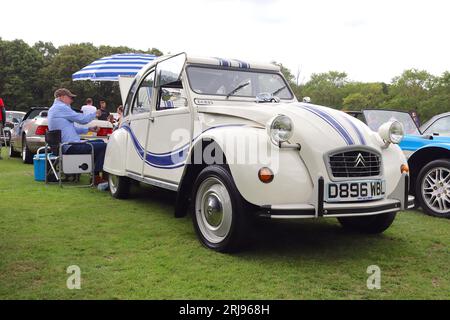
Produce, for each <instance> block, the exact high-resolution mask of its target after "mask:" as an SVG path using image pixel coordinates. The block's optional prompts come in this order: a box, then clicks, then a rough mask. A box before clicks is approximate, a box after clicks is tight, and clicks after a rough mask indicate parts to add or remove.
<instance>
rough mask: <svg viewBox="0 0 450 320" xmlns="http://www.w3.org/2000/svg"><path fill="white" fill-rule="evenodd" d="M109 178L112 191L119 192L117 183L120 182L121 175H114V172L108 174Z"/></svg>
mask: <svg viewBox="0 0 450 320" xmlns="http://www.w3.org/2000/svg"><path fill="white" fill-rule="evenodd" d="M108 177H109V178H108V180H109V190H110V191H111V193H113V194H114V193H116V192H117V185H118V184H119V177H117V176H115V175H113V174H109V175H108Z"/></svg>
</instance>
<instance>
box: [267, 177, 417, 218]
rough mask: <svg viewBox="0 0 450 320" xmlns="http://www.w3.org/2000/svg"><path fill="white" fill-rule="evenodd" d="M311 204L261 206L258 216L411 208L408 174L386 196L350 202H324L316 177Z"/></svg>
mask: <svg viewBox="0 0 450 320" xmlns="http://www.w3.org/2000/svg"><path fill="white" fill-rule="evenodd" d="M316 186H317V188H316V197H315V200H316V201H315V203H314V204H289V205H265V206H261V208H260V209H261V210H260V214H259V215H260V216H261V217H265V218H270V219H304V218H321V217H323V218H337V217H358V216H370V215H377V214H383V213H388V212H397V211H400V210H406V209H412V208H414V197H413V196H411V195H408V193H409V176H408V175H407V174H403V175H402V179H401V180H400V182H399V183H398V185H397V187H396V188H395V190H394V192H393V193H392V194H391V195H389V196H388V198H386V199H381V200H373V201H364V202H352V203H327V202H324V181H323V178H321V177H320V178H319V179H318V181H317V184H316Z"/></svg>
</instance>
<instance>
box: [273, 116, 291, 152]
mask: <svg viewBox="0 0 450 320" xmlns="http://www.w3.org/2000/svg"><path fill="white" fill-rule="evenodd" d="M267 133H268V135H269V137H270V139H271V140H272V142H273V143H274V144H275V145H280V144H281V143H283V142H287V141H289V139H291V138H292V135H293V133H294V123H293V122H292V120H291V118H289V117H288V116H285V115H278V116H276V117H274V118H272V119H271V120H270V121H269V122H268V124H267Z"/></svg>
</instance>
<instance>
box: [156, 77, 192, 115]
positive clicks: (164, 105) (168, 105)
mask: <svg viewBox="0 0 450 320" xmlns="http://www.w3.org/2000/svg"><path fill="white" fill-rule="evenodd" d="M186 107H187V98H186V96H185V94H184V89H183V86H182V84H181V81H177V82H174V83H171V84H168V85H166V86H163V87H161V88H160V89H159V102H158V105H157V106H156V110H170V109H177V108H186Z"/></svg>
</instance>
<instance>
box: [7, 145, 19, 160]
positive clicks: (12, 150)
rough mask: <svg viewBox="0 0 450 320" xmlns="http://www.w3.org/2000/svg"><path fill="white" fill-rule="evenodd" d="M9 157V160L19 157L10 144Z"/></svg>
mask: <svg viewBox="0 0 450 320" xmlns="http://www.w3.org/2000/svg"><path fill="white" fill-rule="evenodd" d="M9 157H10V158H19V157H20V152H18V151H15V150H14V148H13V145H12V144H11V143H10V144H9Z"/></svg>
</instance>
